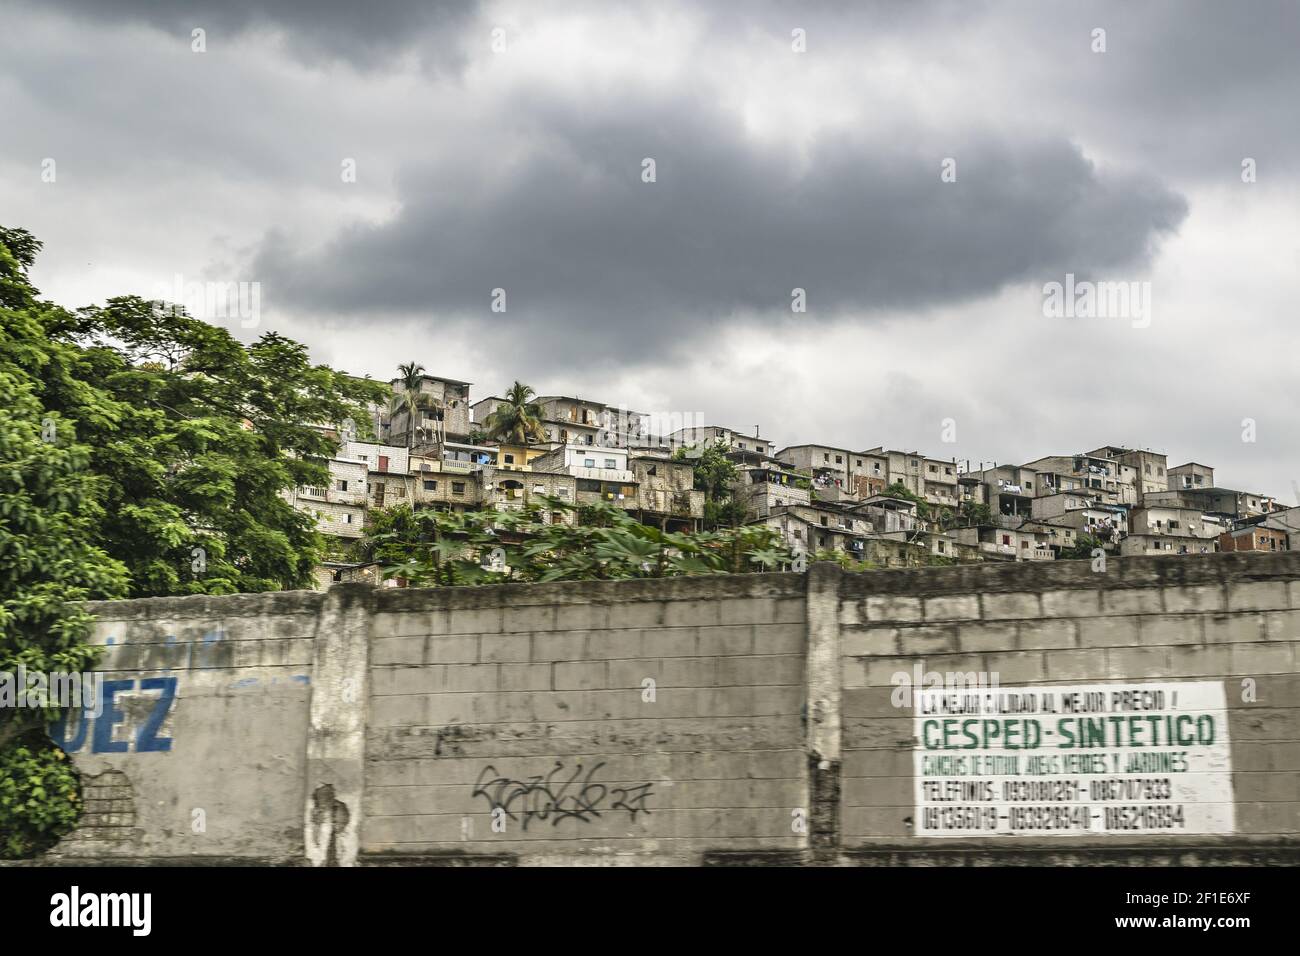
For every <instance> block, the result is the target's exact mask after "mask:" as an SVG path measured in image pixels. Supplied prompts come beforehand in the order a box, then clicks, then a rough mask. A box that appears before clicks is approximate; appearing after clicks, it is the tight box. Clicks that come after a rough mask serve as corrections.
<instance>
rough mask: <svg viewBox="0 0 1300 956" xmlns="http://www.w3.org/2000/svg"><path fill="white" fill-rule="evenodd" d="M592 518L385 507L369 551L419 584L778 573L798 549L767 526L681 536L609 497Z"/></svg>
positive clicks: (544, 510)
mask: <svg viewBox="0 0 1300 956" xmlns="http://www.w3.org/2000/svg"><path fill="white" fill-rule="evenodd" d="M583 507H584V508H585V509H586V511H587V512H588V517H589V519H590V521H589V522H588V523H572V524H570V523H559V524H556V523H553V522H550V521H547V520H545V518H546V516H547V515H549V514H555V513H561V514H564V513H569V514H571V513H573V512H574V511H575V510H577V509H576V507H575V506H574V505H573V504H571V503H569V502H567V501H565V500H563V499H560V498H551V497H547V496H538V497H537V498H535V499H534V500H533V501H532V502H530V503H529V505H528V506H527V507H526V508H524V509H522V510H520V511H510V512H493V511H479V512H466V513H464V514H458V513H453V512H448V511H438V510H432V509H426V510H421V511H412V510H411V509H410V508H409V507H408V506H405V505H403V506H399V507H396V508H389V509H384V510H383V511H381V512H379V513H378V514H377V515H376V517H375V520H374V522H373V524H372V526H371V527H370V528H369V529H368V532H367V535H366V538H365V539H363V541H362V543H361V549H362V552H363V553H364V554H365V555H366V556H367V557H368V558H369V559H370V560H375V561H379V562H380V563H381V564H383V565H384V570H383V573H384V575H385V577H389V578H402V579H404V580H405V581H407V582H409V583H410V584H412V585H415V586H423V587H436V586H450V585H474V584H492V583H499V582H503V581H570V580H614V579H621V578H641V577H674V576H678V575H684V574H720V573H732V574H738V573H746V572H755V571H764V570H774V569H777V568H779V567H781V566H783V565H786V564H789V563H790V562H791V561H792V560H793V559H794V555H793V554H791V553H790V552H789V551H787V550H786V549H785V548H784V547H783V546H781V544H780V539H779V536H778V535H777V533H776V532H775V531H773V530H772V529H770V528H767V527H765V526H761V525H747V526H744V527H740V528H727V529H723V530H721V531H713V532H710V531H704V532H695V533H678V532H669V531H664V530H662V529H660V528H655V527H652V526H650V525H644V524H641V523H639V522H638V521H636V520H635V519H633V518H632V517H631V516H630V515H629V514H628V513H627V512H626V511H624V510H623V509H622V508H616V507H614V506H612V505H608V504H605V503H603V502H601V503H597V504H593V505H586V506H583Z"/></svg>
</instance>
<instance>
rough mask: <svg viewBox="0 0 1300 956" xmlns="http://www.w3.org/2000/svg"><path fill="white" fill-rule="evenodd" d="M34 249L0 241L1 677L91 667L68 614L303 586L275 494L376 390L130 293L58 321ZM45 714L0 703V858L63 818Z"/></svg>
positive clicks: (300, 533)
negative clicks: (84, 604)
mask: <svg viewBox="0 0 1300 956" xmlns="http://www.w3.org/2000/svg"><path fill="white" fill-rule="evenodd" d="M39 249H40V243H39V242H38V241H37V240H36V239H35V238H34V237H32V236H31V235H30V234H29V233H27V232H25V231H23V230H18V229H3V228H0V407H3V408H4V410H5V411H4V415H3V416H0V670H13V669H14V668H16V667H17V665H19V664H22V665H23V666H25V667H26V668H27V669H28V670H29V671H38V670H39V671H44V672H58V671H79V670H84V669H86V668H88V667H90V666H91V665H92V664H93V663H94V660H95V652H94V649H93V648H91V647H90V646H89V645H88V643H87V639H88V636H89V632H90V626H91V620H90V618H89V616H88V615H87V614H86V613H85V611H84V610H82V609H81V607H80V606H79V605H78V604H77V603H75V602H79V601H82V600H87V599H99V598H118V597H127V596H148V595H166V594H196V593H226V592H230V591H263V590H272V589H279V588H296V587H305V586H308V585H309V584H310V582H311V572H312V568H313V567H314V565H315V564H316V563H317V560H318V559H319V557H320V555H321V553H322V548H323V537H322V536H321V535H320V534H318V533H317V532H316V530H315V527H314V520H313V519H312V518H311V517H309V516H308V515H305V514H303V513H300V512H298V511H296V510H295V509H294V508H293V507H292V506H291V505H290V503H289V502H288V500H287V492H290V491H291V490H292V489H293V488H295V487H296V486H299V485H308V484H310V485H321V484H325V483H326V482H327V480H328V469H327V467H326V464H325V462H326V458H327V457H328V456H329V455H331V454H333V453H334V452H335V451H336V450H337V440H336V439H335V438H334V437H333V436H332V435H331V434H330V433H329V432H328V431H327V430H326V429H324V428H320V427H314V425H313V423H320V424H326V423H338V422H343V421H345V420H347V419H354V420H359V421H366V420H368V414H367V411H366V406H367V403H369V402H376V401H379V400H381V398H382V397H383V396H384V395H385V394H386V389H385V388H384V386H382V385H381V384H379V383H376V382H370V381H368V380H363V379H356V378H354V377H352V376H348V375H345V374H343V373H340V372H336V371H334V370H332V369H330V368H328V367H325V366H319V365H318V366H313V365H311V364H310V363H309V362H308V360H307V354H306V350H305V349H304V348H303V347H302V346H301V345H299V344H298V343H296V342H292V341H290V340H288V339H285V338H283V337H282V336H279V335H276V334H275V333H268V334H266V335H263V336H262V337H261V338H259V339H258V340H257V341H256V342H254V343H253V344H252V345H250V346H247V347H246V346H243V345H241V344H240V343H239V342H238V341H237V340H235V339H234V338H233V337H232V336H231V335H230V334H229V333H227V332H226V331H224V330H222V329H218V328H214V327H212V326H209V325H207V324H205V323H203V322H199V321H197V320H195V319H193V318H191V317H189V316H187V315H186V314H185V313H184V311H183V310H180V309H176V308H160V307H158V305H157V304H154V303H150V302H146V301H144V300H142V299H140V298H137V297H133V296H129V297H122V298H117V299H111V300H109V302H108V303H106V304H105V305H104V306H101V307H92V308H86V309H82V310H79V311H77V312H75V313H73V312H68V311H67V310H65V309H62V308H59V307H57V306H55V305H52V304H50V303H48V302H44V301H41V300H39V298H38V296H39V293H38V292H37V290H36V289H35V288H33V287H32V285H31V283H30V281H29V279H28V270H29V269H30V267H31V265H32V263H33V261H34V259H35V256H36V254H37V252H38V251H39ZM55 714H56V711H55V710H54V708H46V709H45V710H36V711H34V712H33V711H31V710H17V711H15V710H13V709H11V708H3V709H0V834H2V835H3V836H2V837H0V853H3V854H6V855H24V854H30V853H32V852H35V851H37V850H39V849H40V848H41V847H44V846H47V845H49V844H50V843H52V842H53V841H54V840H55V839H57V837H58V835H59V834H60V833H61V832H62V830H65V829H66V828H67V827H69V826H71V825H72V821H73V820H75V817H76V813H77V800H78V799H79V798H77V797H76V796H75V795H76V793H77V784H76V778H75V774H74V773H73V771H72V770H71V768H70V766H69V765H68V763H67V762H66V761H65V760H63V755H62V753H61V752H58V753H55V752H54V751H53V750H52V749H51V748H52V744H50V743H49V742H48V740H47V739H46V737H45V735H44V724H45V722H46V721H47V720H48V719H50V718H52V717H53V716H54V715H55ZM69 796H71V797H72V799H68V798H69Z"/></svg>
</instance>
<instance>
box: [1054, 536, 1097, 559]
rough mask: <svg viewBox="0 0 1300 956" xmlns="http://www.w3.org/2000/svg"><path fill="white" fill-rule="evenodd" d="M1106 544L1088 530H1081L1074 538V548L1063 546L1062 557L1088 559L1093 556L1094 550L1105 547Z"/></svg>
mask: <svg viewBox="0 0 1300 956" xmlns="http://www.w3.org/2000/svg"><path fill="white" fill-rule="evenodd" d="M1105 547H1106V546H1105V545H1104V544H1103V543H1102V541H1101V539H1100V538H1096V537H1094V536H1093V535H1090V534H1088V533H1087V532H1083V531H1081V532H1080V533H1079V534H1078V535H1076V536H1075V539H1074V547H1073V548H1062V549H1061V553H1060V557H1061V558H1062V559H1063V560H1070V559H1087V558H1091V557H1092V552H1093V550H1094V549H1096V548H1102V549H1105Z"/></svg>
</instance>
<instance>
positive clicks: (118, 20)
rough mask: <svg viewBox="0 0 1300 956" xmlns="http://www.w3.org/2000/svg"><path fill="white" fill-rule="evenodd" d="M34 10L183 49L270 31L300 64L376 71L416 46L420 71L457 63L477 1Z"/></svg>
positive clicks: (195, 1) (137, 2)
mask: <svg viewBox="0 0 1300 956" xmlns="http://www.w3.org/2000/svg"><path fill="white" fill-rule="evenodd" d="M39 6H40V9H42V10H44V11H49V10H63V11H65V12H66V13H68V14H70V15H72V16H75V17H77V18H80V19H87V20H94V21H98V22H101V23H106V24H113V25H118V26H122V25H126V24H130V23H145V24H148V25H149V26H152V27H154V28H156V29H158V30H162V31H164V32H169V33H176V34H177V35H178V36H180V37H182V38H184V40H185V42H186V43H187V44H188V43H189V37H190V32H191V31H192V30H193V29H195V28H196V27H201V28H202V29H204V30H205V31H206V32H207V42H208V43H209V44H210V47H211V48H216V47H218V46H219V45H220V44H221V43H222V42H223V39H224V36H225V35H229V36H238V35H241V34H244V33H248V32H257V31H267V30H269V31H275V32H277V33H279V34H280V35H281V36H283V38H284V40H285V42H286V45H287V46H288V48H289V49H290V50H292V51H293V52H294V53H295V55H297V56H299V58H301V59H303V60H307V61H315V60H320V59H329V58H337V59H340V60H347V61H349V62H350V63H352V64H353V65H355V66H359V67H366V68H369V67H378V66H382V65H383V64H385V63H386V62H388V61H389V59H390V58H391V57H393V56H395V55H399V54H401V53H403V52H405V51H407V50H410V49H413V48H416V47H418V48H419V52H420V53H421V57H422V59H423V60H424V62H425V63H426V65H441V66H448V67H450V66H458V65H460V63H461V62H462V57H461V54H460V52H459V44H458V43H457V42H456V41H455V35H456V34H457V33H458V32H459V31H461V30H463V29H464V28H465V27H466V26H467V25H468V24H469V23H470V22H471V21H472V20H473V18H474V17H475V15H476V14H477V11H478V6H479V4H478V2H477V0H369V2H366V0H164V2H158V0H112V2H105V0H41V3H40V4H39Z"/></svg>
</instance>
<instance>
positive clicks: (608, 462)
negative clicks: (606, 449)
mask: <svg viewBox="0 0 1300 956" xmlns="http://www.w3.org/2000/svg"><path fill="white" fill-rule="evenodd" d="M605 467H606V468H617V467H618V461H617V459H614V458H606V459H605Z"/></svg>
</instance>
